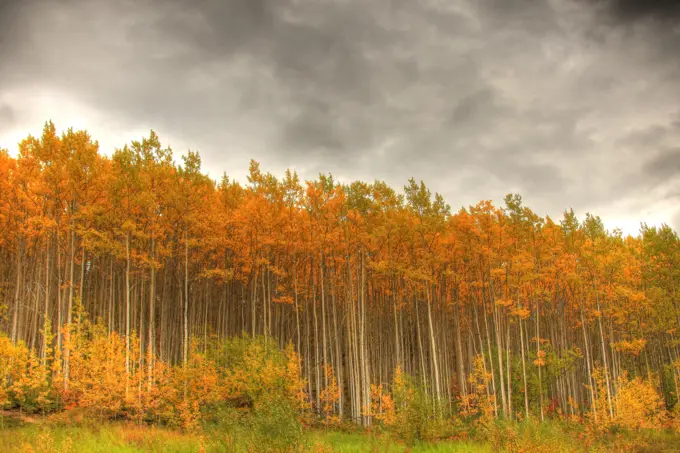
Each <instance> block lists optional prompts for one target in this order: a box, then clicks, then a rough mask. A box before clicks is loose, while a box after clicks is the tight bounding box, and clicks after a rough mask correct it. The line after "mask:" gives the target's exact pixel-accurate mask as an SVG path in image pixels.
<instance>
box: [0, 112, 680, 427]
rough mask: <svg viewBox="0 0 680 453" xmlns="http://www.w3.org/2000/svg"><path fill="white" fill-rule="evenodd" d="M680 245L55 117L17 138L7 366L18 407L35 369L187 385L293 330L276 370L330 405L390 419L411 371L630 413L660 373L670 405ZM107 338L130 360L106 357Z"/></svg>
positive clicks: (3, 298)
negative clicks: (635, 393) (205, 163)
mask: <svg viewBox="0 0 680 453" xmlns="http://www.w3.org/2000/svg"><path fill="white" fill-rule="evenodd" d="M679 260H680V241H679V239H678V236H677V235H676V233H675V232H674V231H673V230H672V229H670V228H669V227H667V226H662V227H660V228H655V227H647V226H643V227H642V229H641V233H640V235H639V236H637V237H630V236H629V237H623V236H622V235H621V233H620V232H617V231H614V232H608V231H606V230H605V228H604V227H603V224H602V222H601V220H600V219H599V218H598V217H595V216H591V215H586V217H585V219H582V220H579V219H577V218H576V217H575V215H574V213H573V212H572V211H567V212H565V213H564V217H563V219H561V220H559V221H554V220H552V219H550V218H549V217H545V218H544V217H540V216H538V215H537V214H535V213H533V212H532V211H531V210H530V209H529V208H527V207H525V206H524V205H523V204H522V199H521V197H519V196H517V195H508V196H507V197H506V199H505V206H504V207H502V208H499V207H496V206H493V205H492V203H490V202H488V201H483V202H480V203H479V204H477V205H475V206H470V207H469V208H468V209H461V210H460V211H458V212H451V209H450V208H449V206H448V205H447V204H446V203H445V202H444V200H443V198H442V197H441V196H440V195H438V194H434V195H432V194H431V192H430V191H429V190H428V189H427V187H426V186H425V185H424V184H423V183H417V182H416V181H414V180H410V181H408V184H407V185H406V186H405V187H404V191H403V193H402V192H397V191H395V190H393V189H392V188H390V187H389V186H387V185H386V184H384V183H382V182H375V183H372V184H368V183H364V182H354V183H351V184H348V185H342V184H337V183H336V182H335V181H334V180H333V178H332V177H331V176H325V175H320V176H319V178H318V180H315V181H307V182H304V183H303V182H301V181H300V180H299V178H298V176H297V175H296V174H295V173H294V172H290V171H288V172H286V174H285V175H284V177H283V178H282V179H279V178H277V177H275V176H273V175H272V174H269V173H264V172H263V171H261V169H260V167H259V165H258V164H257V163H256V162H254V161H253V162H252V163H251V167H250V174H249V176H248V183H247V184H246V185H241V184H239V183H237V182H234V181H232V180H230V179H229V177H227V176H226V175H225V176H224V177H223V178H222V180H221V181H219V182H215V181H213V180H211V179H210V178H209V177H207V176H206V175H205V174H204V173H203V172H202V170H201V160H200V157H199V155H198V153H193V152H189V153H187V155H186V156H184V157H183V161H182V163H181V164H177V163H175V162H174V161H173V159H172V151H171V150H170V149H166V148H163V147H162V146H161V144H160V141H159V138H158V137H157V136H156V134H155V133H153V132H152V133H151V134H150V135H149V136H148V137H146V138H144V139H142V140H141V141H134V142H132V143H131V144H130V145H127V146H125V147H124V148H123V149H118V150H116V151H115V152H114V153H113V154H112V155H111V156H110V157H108V156H106V155H104V154H101V153H100V152H99V150H98V144H97V142H94V141H93V140H92V139H91V138H90V136H89V135H88V134H87V133H86V132H84V131H73V130H68V131H67V132H65V133H63V134H62V135H61V136H59V135H58V134H57V133H56V130H55V127H54V125H53V124H52V123H51V122H50V123H47V124H46V126H45V128H44V130H43V134H42V137H40V138H34V137H29V138H27V139H25V140H24V141H22V142H21V143H20V144H19V153H18V156H17V158H13V157H11V156H10V155H9V153H8V152H7V151H2V150H0V331H2V332H5V333H6V336H7V337H6V339H5V343H6V344H5V343H1V342H0V348H3V347H4V348H5V349H8V348H14V350H15V351H18V350H19V349H20V348H21V350H22V351H24V352H23V353H22V354H23V356H22V357H25V360H24V362H22V366H23V367H25V368H24V369H22V370H20V372H18V373H16V374H15V375H12V376H10V374H11V373H10V371H11V369H12V367H16V363H17V361H12V360H6V361H5V362H2V361H0V372H2V373H4V374H5V377H10V379H4V381H6V382H7V383H8V385H6V386H5V387H3V388H5V390H0V403H1V402H2V399H3V395H2V392H3V391H5V393H7V392H12V391H13V392H15V394H14V396H13V398H14V399H15V400H17V398H18V397H17V395H16V385H15V384H16V382H18V381H19V380H20V379H28V377H30V376H32V375H31V374H30V373H29V372H28V371H26V370H29V371H30V370H33V372H34V373H37V372H38V371H36V370H43V371H41V372H42V373H43V374H44V376H38V377H37V378H36V379H38V380H41V382H44V383H47V382H49V383H50V384H49V385H50V386H51V388H54V387H56V388H58V389H60V391H61V392H62V394H63V395H68V394H69V392H71V393H73V392H77V391H79V390H78V389H79V388H80V387H82V386H83V385H84V384H83V382H87V383H88V384H87V385H89V386H90V387H91V388H93V386H96V385H98V386H100V387H101V390H100V392H99V393H100V398H111V397H112V394H111V393H110V392H107V391H106V390H105V389H106V388H107V385H109V384H106V383H107V382H108V381H113V380H115V381H117V382H122V383H123V384H121V385H124V388H121V392H122V393H121V395H122V394H123V393H125V394H126V395H127V393H128V392H138V393H137V394H140V393H139V392H141V389H142V387H144V388H147V389H148V392H151V391H152V390H153V389H155V388H157V387H158V389H161V390H158V391H161V392H163V393H164V394H168V390H167V386H170V387H172V382H173V381H172V379H180V378H181V376H182V375H179V374H178V375H177V376H175V375H173V376H171V377H168V376H167V375H166V374H164V373H166V371H163V370H164V369H165V368H163V367H164V366H165V364H167V365H168V366H170V365H172V366H175V367H176V368H177V369H184V370H185V374H184V375H183V376H184V378H181V379H185V381H184V382H186V379H188V378H186V374H187V373H189V372H190V370H196V369H198V370H202V371H200V373H199V374H200V375H201V376H203V377H205V376H207V375H211V373H208V372H206V370H205V369H203V368H200V367H199V368H196V367H197V366H198V365H196V363H195V362H196V360H199V359H197V357H199V355H196V354H199V353H200V352H201V351H205V350H206V349H207V348H208V345H211V344H216V343H220V342H222V341H223V340H224V339H226V338H229V337H233V336H235V335H241V334H247V335H251V336H261V337H264V338H265V339H267V341H270V342H274V343H275V344H278V345H279V346H280V347H281V348H282V349H283V348H285V347H286V346H287V345H288V346H289V349H288V352H287V354H288V355H289V357H291V360H292V361H291V362H290V363H294V364H296V366H295V367H294V368H296V370H293V371H296V372H293V371H291V370H290V369H289V368H290V367H286V366H285V365H284V364H282V365H281V367H280V368H279V369H278V371H277V372H276V373H278V374H276V373H275V374H276V375H278V376H287V375H286V373H288V372H290V373H292V374H290V376H288V377H289V378H290V379H292V380H295V379H297V378H298V377H299V376H301V377H302V378H303V379H301V380H300V382H302V390H303V391H304V393H305V395H306V397H305V398H306V400H307V402H308V404H309V405H310V407H311V409H312V410H313V411H315V412H316V413H318V414H319V415H320V416H322V417H323V418H324V419H325V420H331V419H334V418H335V419H338V418H339V419H345V420H352V421H354V422H356V423H359V424H363V425H370V424H371V423H378V422H385V421H387V422H389V421H390V420H392V419H393V418H394V417H395V415H394V414H393V413H391V410H392V409H391V407H392V405H393V404H395V401H396V402H397V404H398V403H399V401H398V393H399V392H400V389H401V388H402V387H403V385H404V384H403V382H405V379H407V378H406V377H404V376H408V379H411V377H413V378H412V379H413V381H414V385H417V387H418V388H419V389H421V390H420V391H421V392H422V399H423V401H425V403H423V404H425V405H427V406H429V407H431V408H432V412H433V413H437V412H444V411H455V410H458V411H462V412H465V411H466V410H469V409H470V408H471V407H472V406H475V407H477V408H478V409H483V410H487V409H488V412H489V414H490V415H491V416H498V417H507V418H525V417H534V418H536V419H544V418H547V417H556V416H564V417H584V416H586V417H594V418H595V419H596V420H597V419H598V417H599V419H600V420H603V419H613V418H614V417H616V416H617V413H619V412H621V413H622V412H623V409H619V406H620V405H621V404H622V403H621V401H622V400H621V395H628V394H631V390H630V389H631V388H637V387H631V385H634V384H635V383H638V384H639V385H642V384H641V382H649V383H652V388H651V391H652V392H654V391H656V392H657V393H658V394H659V395H661V397H662V399H661V400H660V401H661V402H662V403H663V404H664V406H665V409H668V410H672V409H673V408H674V407H675V406H676V403H677V399H678V385H679V383H678V372H679V370H680V361H679V360H678V354H679V353H680V350H679V348H678V340H677V339H676V336H678V334H679V332H678V326H679V323H678V322H679V317H680V307H678V294H677V292H676V291H677V290H676V288H678V290H680V268H679V267H678V261H679ZM84 318H88V319H90V320H92V322H89V321H88V322H87V323H86V322H85V320H84ZM85 331H87V332H85ZM3 345H4V346H3ZM88 348H89V349H88ZM106 348H109V352H108V353H107V354H109V356H114V355H115V354H119V355H120V357H119V359H120V360H119V361H118V362H116V363H118V364H119V365H120V368H116V369H107V368H106V367H105V366H104V364H103V362H102V363H99V362H96V363H97V364H99V365H98V366H99V367H100V368H96V367H95V366H94V365H95V362H94V358H93V359H92V360H93V362H92V365H91V366H89V365H88V364H87V358H88V357H94V356H96V355H97V353H103V352H102V351H104V350H106ZM88 351H89V352H88ZM192 351H193V352H194V353H192ZM298 358H299V360H298ZM100 362H101V360H100ZM206 366H207V365H206ZM2 367H4V368H2ZM94 369H101V370H102V371H101V373H102V375H101V376H97V375H96V373H94V372H92V371H91V370H94ZM84 370H89V371H87V372H86V371H84ZM83 373H85V374H87V376H88V377H87V379H85V378H83V377H82V376H84V375H85V374H83ZM298 374H299V376H298ZM27 376H28V377H27ZM79 376H80V377H79ZM164 376H165V377H164ZM178 376H179V377H178ZM232 379H235V378H234V377H233V376H232ZM9 381H13V382H9ZM95 382H96V385H95ZM192 382H193V381H192ZM409 382H410V381H409ZM10 384H12V385H14V387H12V385H10ZM74 386H75V387H76V388H75V389H74V388H73V387H74ZM110 386H114V383H113V382H111V383H110ZM163 386H166V387H163ZM13 388H14V390H12V389H13ZM164 388H166V390H162V389H164ZM174 388H176V389H177V388H179V389H180V390H177V391H179V393H180V395H179V396H178V398H180V399H181V396H182V395H181V394H182V390H181V388H182V385H181V384H177V385H176V386H175V387H174ZM81 390H82V389H81ZM197 391H198V390H197ZM294 393H295V392H293V394H294ZM186 394H187V390H186V385H185V387H184V395H186ZM390 395H392V396H390ZM410 397H412V395H411V396H410ZM650 398H651V399H652V400H653V395H652V396H651V397H650ZM629 399H630V398H629ZM633 399H634V398H633ZM67 400H68V398H66V397H64V401H67ZM484 402H485V403H484ZM56 404H59V402H57V403H56ZM97 404H100V405H102V406H106V407H109V406H110V405H111V403H110V402H108V403H107V402H100V403H97ZM140 404H141V403H140ZM159 410H160V409H159ZM186 410H191V408H190V407H189V408H187V409H186ZM641 410H643V409H641Z"/></svg>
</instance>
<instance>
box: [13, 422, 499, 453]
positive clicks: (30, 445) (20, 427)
mask: <svg viewBox="0 0 680 453" xmlns="http://www.w3.org/2000/svg"><path fill="white" fill-rule="evenodd" d="M241 435H245V434H243V433H239V432H231V433H226V432H221V433H220V432H211V433H210V434H209V435H208V434H187V433H181V432H179V431H175V430H170V429H164V428H157V427H149V426H137V425H133V424H129V423H105V424H101V423H100V424H96V423H92V422H90V423H87V422H86V423H81V424H61V423H54V422H50V421H42V422H41V423H37V424H33V423H17V422H16V421H14V422H8V419H6V420H5V424H4V428H2V429H0V450H1V451H2V452H3V453H5V452H7V453H14V452H18V453H29V452H30V453H38V452H39V453H81V452H82V453H85V452H87V453H98V452H101V453H104V452H106V453H109V452H110V453H138V452H139V453H141V452H159V453H160V452H168V453H203V452H205V453H213V452H214V453H217V452H240V451H244V452H245V451H250V449H249V448H248V446H246V445H244V444H243V443H241V442H240V439H239V437H240V436H241ZM305 440H306V442H305V443H306V445H307V447H308V449H309V451H311V452H313V453H315V452H320V453H321V452H322V453H345V452H347V453H349V452H352V453H354V452H357V453H362V452H366V453H374V452H386V453H398V452H409V453H419V452H422V453H426V452H427V453H458V452H461V453H462V452H470V453H477V452H480V453H482V452H484V453H486V452H491V451H492V450H491V449H490V447H488V446H487V447H484V446H483V445H481V444H475V443H467V442H459V443H454V442H438V443H419V444H416V445H412V446H410V447H407V446H405V445H404V444H403V443H399V442H396V441H395V440H393V439H391V438H390V437H388V436H387V435H373V434H361V433H342V432H335V431H331V432H328V433H325V432H322V431H311V432H308V433H307V434H306V439H305ZM255 451H269V449H268V448H267V446H266V445H260V446H259V448H256V449H255Z"/></svg>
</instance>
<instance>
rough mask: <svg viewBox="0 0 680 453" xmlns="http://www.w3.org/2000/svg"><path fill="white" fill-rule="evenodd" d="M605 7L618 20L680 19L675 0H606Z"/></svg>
mask: <svg viewBox="0 0 680 453" xmlns="http://www.w3.org/2000/svg"><path fill="white" fill-rule="evenodd" d="M607 6H608V7H609V9H610V11H611V12H612V13H613V14H614V15H615V16H616V17H617V18H619V19H622V20H628V21H634V20H639V19H650V18H651V19H655V20H660V21H673V20H675V19H677V18H679V17H680V2H678V1H677V0H608V2H607Z"/></svg>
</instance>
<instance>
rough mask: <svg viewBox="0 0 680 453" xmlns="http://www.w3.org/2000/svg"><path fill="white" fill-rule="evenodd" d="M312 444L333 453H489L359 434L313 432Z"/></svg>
mask: <svg viewBox="0 0 680 453" xmlns="http://www.w3.org/2000/svg"><path fill="white" fill-rule="evenodd" d="M312 439H313V440H314V441H315V442H314V444H315V445H317V446H323V447H324V448H325V449H327V450H326V451H330V452H333V453H354V452H358V453H374V452H375V453H377V452H385V453H401V452H409V453H487V452H489V453H491V452H492V451H493V450H492V449H491V446H489V445H483V444H480V443H474V442H446V441H442V442H437V443H427V442H420V443H416V444H414V445H410V446H406V445H404V444H403V443H400V442H396V441H394V440H393V439H391V438H390V437H388V436H386V435H382V436H381V435H372V434H361V433H351V434H349V433H341V432H334V431H331V432H328V433H322V432H315V433H313V434H312Z"/></svg>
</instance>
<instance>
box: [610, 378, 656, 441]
mask: <svg viewBox="0 0 680 453" xmlns="http://www.w3.org/2000/svg"><path fill="white" fill-rule="evenodd" d="M614 409H615V418H614V421H615V422H616V423H618V424H619V425H621V426H624V427H626V428H630V429H640V428H650V429H659V428H662V427H663V426H664V424H665V423H666V421H667V419H668V414H667V412H666V408H665V404H664V401H663V398H662V397H661V395H659V392H658V391H657V390H656V387H655V386H654V384H653V383H652V382H650V381H648V380H643V379H641V378H640V377H636V378H633V379H630V380H629V379H627V378H626V377H625V376H622V377H620V378H619V389H618V393H617V395H616V399H615V403H614Z"/></svg>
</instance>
